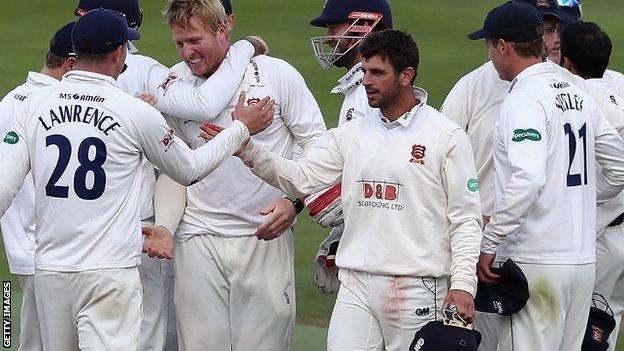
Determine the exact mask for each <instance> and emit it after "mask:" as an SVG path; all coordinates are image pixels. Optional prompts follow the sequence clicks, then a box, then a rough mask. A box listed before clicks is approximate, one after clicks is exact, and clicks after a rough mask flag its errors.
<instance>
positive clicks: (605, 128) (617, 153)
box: [594, 110, 624, 204]
mask: <svg viewBox="0 0 624 351" xmlns="http://www.w3.org/2000/svg"><path fill="white" fill-rule="evenodd" d="M596 112H597V116H596V122H597V124H596V129H595V131H596V138H595V141H594V143H595V144H594V146H595V150H596V161H597V162H598V163H599V164H600V166H601V168H602V171H601V172H600V173H598V174H597V177H596V195H597V201H598V203H599V204H601V203H604V202H606V201H608V200H610V199H612V198H614V197H615V196H617V195H618V194H619V193H620V192H621V191H622V189H624V141H622V138H621V137H620V136H619V135H618V133H617V131H616V130H615V129H614V128H613V127H612V126H611V125H610V124H609V122H608V121H607V119H606V117H604V115H603V113H602V112H601V111H599V110H596Z"/></svg>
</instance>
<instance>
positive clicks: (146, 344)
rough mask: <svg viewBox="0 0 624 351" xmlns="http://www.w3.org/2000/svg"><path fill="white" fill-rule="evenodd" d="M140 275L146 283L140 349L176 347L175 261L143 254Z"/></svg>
mask: <svg viewBox="0 0 624 351" xmlns="http://www.w3.org/2000/svg"><path fill="white" fill-rule="evenodd" d="M139 275H140V277H141V285H142V287H143V321H142V322H141V335H140V337H139V350H140V351H175V350H177V335H176V334H175V314H174V307H173V261H171V260H161V259H158V258H150V257H149V256H148V255H147V254H141V265H140V266H139ZM168 330H173V333H168ZM172 334H173V335H172ZM168 339H173V340H168Z"/></svg>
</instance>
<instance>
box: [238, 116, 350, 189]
mask: <svg viewBox="0 0 624 351" xmlns="http://www.w3.org/2000/svg"><path fill="white" fill-rule="evenodd" d="M344 131H345V130H344V128H337V129H332V130H329V131H328V132H327V133H325V134H324V135H323V136H322V137H321V138H319V140H318V142H317V143H316V144H315V145H314V146H313V147H312V149H311V150H310V152H309V153H308V154H307V155H306V156H304V157H302V158H300V159H299V160H297V161H293V160H287V159H285V158H282V157H280V156H278V155H276V154H274V153H272V152H271V151H269V150H267V149H266V148H265V147H262V146H260V145H258V144H255V143H254V142H253V140H252V141H251V142H249V144H248V145H247V146H246V147H245V149H244V150H243V151H242V152H241V153H240V154H239V155H238V157H240V158H241V160H243V162H244V163H245V165H247V166H248V167H249V168H250V169H251V171H252V172H253V173H254V174H255V175H256V176H258V177H260V178H261V179H263V180H264V181H265V182H267V183H269V184H271V185H273V186H274V187H276V188H278V189H280V190H282V191H283V192H284V193H286V194H288V195H290V196H295V197H300V196H303V195H308V194H312V193H314V192H316V191H319V190H322V189H323V188H324V187H327V186H329V185H332V184H335V183H336V182H338V181H340V179H341V177H342V170H343V166H344V158H343V154H342V150H341V149H342V148H341V145H340V143H341V139H343V138H344Z"/></svg>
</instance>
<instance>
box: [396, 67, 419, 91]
mask: <svg viewBox="0 0 624 351" xmlns="http://www.w3.org/2000/svg"><path fill="white" fill-rule="evenodd" d="M414 77H416V70H415V69H414V67H407V68H406V69H404V70H403V72H401V73H400V74H399V82H400V83H401V85H402V86H404V87H406V86H412V79H413V78H414Z"/></svg>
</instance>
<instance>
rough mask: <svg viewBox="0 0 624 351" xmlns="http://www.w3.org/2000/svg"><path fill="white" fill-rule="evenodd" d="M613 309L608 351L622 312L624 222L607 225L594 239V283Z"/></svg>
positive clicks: (611, 345)
mask: <svg viewBox="0 0 624 351" xmlns="http://www.w3.org/2000/svg"><path fill="white" fill-rule="evenodd" d="M594 291H595V292H597V293H599V294H601V295H602V296H604V298H605V299H606V300H607V302H608V303H609V306H610V307H611V309H612V310H613V317H614V318H615V329H614V330H613V332H611V335H610V336H609V351H613V350H615V344H616V343H617V336H618V332H619V330H620V322H621V320H622V313H623V312H624V224H620V225H618V226H613V227H607V229H605V231H604V233H603V234H602V235H601V236H600V237H599V238H598V239H597V240H596V285H595V287H594Z"/></svg>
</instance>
